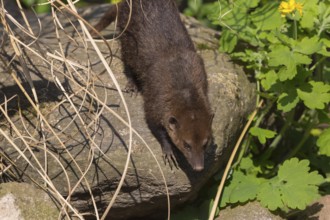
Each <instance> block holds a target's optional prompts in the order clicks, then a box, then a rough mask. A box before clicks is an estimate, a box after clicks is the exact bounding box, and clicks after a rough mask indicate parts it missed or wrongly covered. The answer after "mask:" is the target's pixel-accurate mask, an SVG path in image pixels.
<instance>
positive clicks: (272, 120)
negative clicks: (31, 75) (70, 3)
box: [22, 0, 330, 219]
mask: <svg viewBox="0 0 330 220" xmlns="http://www.w3.org/2000/svg"><path fill="white" fill-rule="evenodd" d="M45 1H47V0H22V2H24V4H25V5H26V6H31V5H33V4H37V3H42V2H45ZM90 2H93V3H101V2H111V0H107V1H97V2H96V1H90ZM90 2H88V1H80V5H85V4H88V3H90ZM280 3H281V1H267V0H235V1H232V0H208V1H206V0H188V1H187V8H186V9H185V11H184V13H185V14H186V15H189V16H194V17H196V18H197V19H199V20H200V21H202V22H203V23H204V24H206V25H208V26H210V27H211V28H215V29H217V30H219V31H221V38H220V39H219V50H220V51H221V52H226V53H229V54H230V56H231V57H232V59H233V61H235V62H237V63H239V64H240V65H242V66H244V68H245V70H246V72H247V74H249V76H250V77H251V78H253V80H254V81H255V82H256V85H257V86H256V90H257V93H258V100H257V103H258V102H259V101H260V100H262V99H263V100H264V101H265V104H264V106H263V108H262V109H260V111H259V115H258V117H257V118H256V119H255V121H254V124H253V127H251V128H250V131H249V134H248V135H247V136H246V138H245V141H244V143H243V145H242V146H241V151H240V153H239V156H238V158H237V163H236V164H235V165H234V166H233V168H232V173H231V175H230V176H229V178H228V180H227V186H226V188H225V190H224V193H223V196H222V200H221V203H220V204H219V209H220V208H223V207H225V206H228V205H233V204H241V203H245V202H248V201H253V200H257V201H259V202H260V203H261V204H262V205H263V206H265V207H267V208H268V209H270V210H273V211H274V210H277V211H279V210H281V211H282V212H284V213H287V214H288V215H292V212H293V211H295V210H303V209H305V208H306V206H307V205H308V204H310V203H311V202H313V201H314V200H315V199H317V198H318V197H320V196H321V195H325V194H329V192H330V187H329V186H330V184H329V180H330V178H329V177H330V127H329V122H330V118H329V117H330V115H329V102H330V85H329V80H330V58H329V57H330V49H329V48H330V40H329V39H330V0H297V3H301V4H302V5H303V12H302V14H300V13H299V12H298V11H297V10H294V11H292V12H291V13H289V14H287V15H286V16H285V17H281V13H280V11H279V5H280ZM34 7H35V9H36V11H37V12H46V11H48V10H49V6H38V5H35V6H34ZM257 103H256V105H257ZM220 179H221V174H218V175H217V176H216V177H214V179H213V181H211V183H210V185H208V187H207V188H205V189H204V190H203V191H202V192H201V196H200V198H199V200H198V201H197V202H195V203H194V204H191V205H188V206H187V207H186V208H185V209H183V210H182V211H181V212H179V213H177V214H176V215H175V216H174V217H173V219H206V218H207V214H208V212H209V210H210V207H211V206H212V205H213V198H214V196H215V191H216V188H217V185H218V183H219V181H220Z"/></svg>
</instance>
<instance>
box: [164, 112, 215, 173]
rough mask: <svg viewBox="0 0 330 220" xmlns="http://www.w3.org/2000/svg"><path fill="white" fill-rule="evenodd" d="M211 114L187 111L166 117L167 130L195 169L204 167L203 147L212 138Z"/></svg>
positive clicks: (206, 145) (204, 147) (198, 169)
mask: <svg viewBox="0 0 330 220" xmlns="http://www.w3.org/2000/svg"><path fill="white" fill-rule="evenodd" d="M212 119H213V114H211V113H210V112H209V111H187V112H180V114H177V115H170V116H169V117H168V118H167V126H166V128H167V132H168V134H169V136H170V138H171V140H172V142H173V143H174V145H175V146H176V147H177V148H178V149H179V150H180V151H181V152H182V153H183V155H184V156H185V158H186V159H187V161H188V162H189V164H190V165H191V166H192V168H193V169H194V170H195V171H201V170H203V169H204V153H205V149H206V148H207V147H208V145H209V144H210V142H211V139H212V128H211V127H212Z"/></svg>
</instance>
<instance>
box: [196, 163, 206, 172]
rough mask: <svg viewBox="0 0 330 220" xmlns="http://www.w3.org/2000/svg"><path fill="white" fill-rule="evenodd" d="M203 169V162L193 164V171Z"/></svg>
mask: <svg viewBox="0 0 330 220" xmlns="http://www.w3.org/2000/svg"><path fill="white" fill-rule="evenodd" d="M203 169H204V165H203V164H195V166H194V170H195V171H202V170H203Z"/></svg>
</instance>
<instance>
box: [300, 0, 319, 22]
mask: <svg viewBox="0 0 330 220" xmlns="http://www.w3.org/2000/svg"><path fill="white" fill-rule="evenodd" d="M302 3H303V14H302V18H301V21H300V25H301V27H303V28H309V29H312V28H314V27H315V24H314V23H315V22H316V21H317V18H318V14H319V9H318V5H319V3H318V0H308V1H304V2H302Z"/></svg>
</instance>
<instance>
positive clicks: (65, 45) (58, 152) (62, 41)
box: [0, 6, 255, 219]
mask: <svg viewBox="0 0 330 220" xmlns="http://www.w3.org/2000/svg"><path fill="white" fill-rule="evenodd" d="M106 9H107V7H106V6H98V7H96V8H87V9H84V10H82V11H80V13H79V14H80V15H81V16H82V17H84V18H85V19H86V20H88V21H90V22H91V23H93V24H95V23H96V22H97V21H98V19H99V18H100V17H101V16H102V14H103V13H104V11H105V10H106ZM57 16H59V19H58V21H61V26H60V25H57V27H58V33H59V37H58V38H57V37H56V32H55V29H54V26H55V25H54V20H53V18H52V17H51V16H49V15H44V16H41V23H42V30H39V29H38V27H39V26H38V23H37V19H36V18H35V17H29V19H30V21H31V27H32V28H33V30H34V33H35V35H38V36H39V38H38V39H37V40H36V41H35V40H34V39H31V38H30V37H28V36H27V35H26V34H24V33H23V32H22V31H19V30H18V29H15V31H16V35H17V36H20V39H21V40H22V41H24V42H26V44H28V43H30V44H29V47H30V48H32V49H33V50H34V51H35V52H31V50H28V49H26V48H23V51H24V53H23V57H24V59H18V58H17V57H15V58H14V62H12V63H11V69H6V68H4V65H1V71H2V72H5V73H2V74H4V77H0V88H1V91H2V93H4V94H6V97H7V100H8V99H9V98H10V97H12V96H13V95H17V96H19V97H20V98H19V99H17V97H16V98H15V99H12V100H10V101H7V109H8V114H9V115H10V120H8V119H7V118H4V117H2V127H1V129H3V130H4V132H5V134H6V136H3V137H1V136H0V152H3V153H4V154H5V155H6V157H7V158H10V159H11V161H15V167H17V169H16V170H15V173H16V174H17V176H19V177H20V179H22V180H24V181H28V182H30V181H31V179H32V180H34V181H35V182H38V183H39V184H42V183H43V182H44V181H45V180H44V179H45V177H42V174H43V172H41V170H42V169H44V167H45V164H47V175H48V177H49V180H51V182H52V185H51V187H50V189H49V191H50V192H54V190H56V191H58V192H60V194H61V195H62V196H63V198H67V197H69V200H70V203H71V204H72V205H73V206H74V207H75V208H76V209H77V210H79V211H80V213H82V212H90V213H94V214H95V211H94V210H98V212H99V213H102V212H103V211H104V210H105V207H106V206H107V205H108V203H109V201H110V200H111V198H112V197H113V194H114V191H115V189H116V187H117V185H118V183H119V181H120V178H121V176H122V173H123V170H124V165H125V161H126V157H127V149H128V143H129V129H128V128H127V126H126V125H124V124H123V123H122V122H121V120H119V119H118V118H117V117H116V116H115V115H114V114H118V115H120V116H121V117H123V118H124V119H125V120H127V116H126V113H125V109H124V106H123V101H122V100H121V99H120V98H119V95H118V90H117V89H116V87H115V84H114V82H113V81H112V80H111V79H110V77H109V75H108V73H107V72H105V71H104V66H103V65H102V64H101V62H100V59H99V57H98V56H97V55H96V53H95V50H94V49H93V48H92V46H91V44H90V43H85V41H84V40H83V39H82V36H83V35H81V32H79V34H78V32H76V31H75V30H74V28H73V27H72V24H74V25H75V26H76V27H77V30H78V31H80V30H81V27H80V25H79V23H78V21H77V19H76V18H74V17H72V16H67V14H66V13H64V14H62V13H57ZM69 19H71V20H69ZM184 20H185V23H186V24H187V27H188V28H189V29H188V30H189V33H190V34H191V35H192V39H193V40H194V42H195V43H196V47H197V48H203V49H202V50H200V51H199V52H200V54H201V56H202V57H203V59H204V61H205V66H206V71H207V73H208V80H209V87H210V89H209V90H210V91H209V97H210V101H211V104H212V108H213V110H214V113H215V117H214V120H213V133H214V145H212V146H211V147H210V148H209V149H208V151H207V154H206V158H205V163H206V164H205V170H204V171H202V172H200V173H197V172H194V171H193V170H192V169H191V168H190V166H189V165H188V164H187V162H186V161H185V159H184V158H183V157H182V155H180V154H179V153H178V152H176V154H177V160H178V162H179V169H176V168H173V169H171V168H170V167H169V166H168V165H164V163H163V159H162V152H161V148H160V146H159V144H158V142H157V141H156V140H155V138H154V137H153V136H152V134H151V133H150V131H149V129H148V127H147V125H146V123H145V121H144V112H143V108H142V98H141V96H140V95H138V96H137V97H131V96H130V95H129V94H124V97H125V100H126V102H127V105H128V108H129V112H130V116H131V120H132V125H133V128H134V129H135V130H136V131H137V132H138V133H139V134H140V135H141V136H142V137H143V139H144V140H145V141H146V143H148V145H149V147H150V148H151V150H152V152H153V154H154V155H155V158H156V159H157V161H158V162H159V164H160V167H161V170H162V172H163V173H164V176H165V179H166V183H167V186H168V191H169V194H170V197H171V208H172V209H173V208H175V207H176V206H177V205H180V204H183V203H184V202H186V201H188V200H192V199H194V198H195V197H196V195H197V192H198V191H199V189H200V188H201V187H202V186H203V185H204V184H205V183H206V182H207V180H208V179H209V178H210V177H211V176H212V175H214V174H215V173H216V172H218V171H219V170H220V169H221V168H222V167H223V165H224V164H226V162H227V160H228V157H229V154H230V153H231V149H232V147H233V145H234V143H235V141H236V139H237V136H238V134H239V133H240V131H241V130H242V127H243V125H244V122H245V121H246V118H247V115H248V114H249V113H250V112H251V111H252V109H253V108H254V106H255V94H254V85H253V84H251V83H250V82H249V81H248V79H247V77H246V76H245V74H244V72H243V71H242V69H241V68H239V67H237V66H235V65H234V64H232V63H231V62H230V61H229V58H228V57H227V56H226V55H224V54H220V53H218V52H217V49H216V48H217V41H218V40H217V39H216V36H218V35H219V33H217V32H215V31H212V30H210V29H207V28H204V27H202V26H201V25H200V24H199V23H198V22H196V21H195V20H194V19H187V18H184ZM70 22H71V23H70ZM60 27H63V29H61V28H60ZM113 28H114V26H111V27H109V28H108V29H107V30H105V31H104V32H103V33H102V34H104V36H106V37H109V36H112V34H113V31H112V30H113ZM109 44H110V46H111V50H112V60H111V59H110V53H109V50H108V48H107V47H106V45H105V43H104V42H99V43H98V46H99V47H100V50H101V51H102V53H103V54H104V55H105V56H106V58H107V61H108V62H110V61H111V65H110V67H111V69H112V71H113V73H114V75H115V77H116V79H117V80H118V83H119V85H120V86H121V88H123V87H124V86H125V84H126V79H125V77H124V74H123V73H122V72H123V65H122V63H121V61H120V48H119V47H118V42H117V41H111V42H109ZM59 45H61V47H60V46H59ZM36 54H39V55H40V56H38V55H36ZM61 54H62V55H61ZM1 55H2V56H4V58H5V59H6V61H7V62H8V63H9V61H10V60H11V59H12V58H13V56H14V52H13V49H12V47H11V46H10V45H9V42H6V44H5V46H4V50H3V51H2V52H1ZM54 56H62V57H65V59H66V60H67V61H68V60H70V61H71V62H70V63H69V62H66V63H64V62H63V61H61V60H59V59H56V58H54ZM43 58H45V60H43ZM22 60H23V61H24V62H26V65H27V68H28V69H29V73H30V76H28V75H26V74H25V73H24V72H23V67H24V65H23V64H22ZM89 65H90V66H89ZM88 67H90V68H88ZM87 69H89V70H92V71H87ZM10 71H13V72H14V73H15V74H17V75H18V76H19V78H20V80H21V81H22V82H23V83H22V84H23V86H24V88H25V89H26V91H27V93H28V94H29V95H30V96H31V97H33V96H32V92H31V88H30V86H29V83H28V82H27V79H28V78H29V77H31V79H32V81H33V84H34V86H35V87H36V92H37V95H38V99H39V102H40V103H41V105H40V106H41V113H42V114H43V116H44V119H45V121H44V122H43V124H42V125H41V124H40V120H39V119H38V117H37V114H36V110H35V109H34V108H33V107H32V106H31V103H30V102H29V101H28V99H27V98H26V97H25V95H24V94H23V93H22V92H21V91H20V89H19V88H18V86H17V83H15V82H14V80H13V77H12V76H11V75H10V74H9V73H10ZM55 78H56V79H58V81H59V82H61V84H62V86H63V88H64V89H65V92H63V91H61V88H60V87H59V86H58V85H57V83H56V81H55ZM68 97H70V99H69V100H68ZM32 99H33V98H32ZM5 101H6V99H5V98H4V96H2V95H1V96H0V103H3V102H5ZM18 102H19V103H20V105H19V106H20V108H21V110H22V111H21V112H20V114H19V113H18V112H17V110H15V109H17V106H18ZM70 103H71V104H70ZM104 104H105V105H104ZM73 105H74V106H75V108H74V107H72V106H73ZM3 106H4V105H3ZM13 109H14V110H13ZM77 113H79V114H77ZM14 128H15V129H14ZM9 140H10V141H9ZM19 149H20V150H21V151H20V150H19ZM23 155H24V156H25V157H23ZM37 161H38V162H37ZM7 163H10V162H9V161H7ZM92 195H93V196H92ZM55 198H57V199H58V200H59V199H60V196H59V195H56V196H55ZM92 198H93V199H92ZM94 201H95V203H94V205H93V202H94ZM166 208H167V202H166V190H165V186H164V181H163V178H162V175H161V172H160V168H159V167H158V165H157V163H156V161H155V159H154V157H153V156H152V154H151V153H150V152H149V150H148V149H147V148H146V147H145V145H144V144H143V142H142V141H141V140H140V139H139V138H138V137H137V135H133V141H132V155H131V158H130V165H129V168H128V171H127V175H126V177H125V182H124V185H123V187H122V189H121V191H120V193H119V195H118V197H117V198H116V202H115V203H114V205H113V207H112V209H111V210H110V216H111V217H112V218H111V219H114V218H121V219H124V218H129V217H140V216H146V215H152V214H154V215H161V216H164V215H166Z"/></svg>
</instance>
